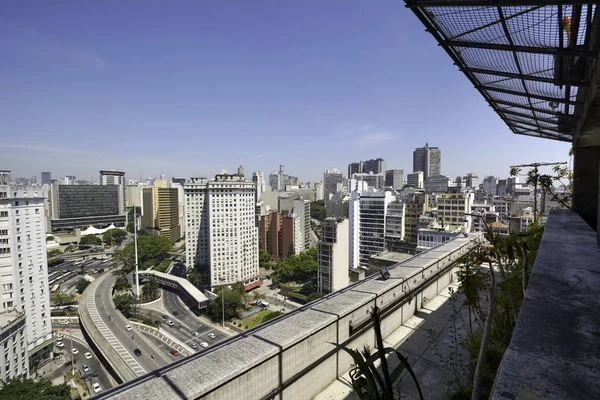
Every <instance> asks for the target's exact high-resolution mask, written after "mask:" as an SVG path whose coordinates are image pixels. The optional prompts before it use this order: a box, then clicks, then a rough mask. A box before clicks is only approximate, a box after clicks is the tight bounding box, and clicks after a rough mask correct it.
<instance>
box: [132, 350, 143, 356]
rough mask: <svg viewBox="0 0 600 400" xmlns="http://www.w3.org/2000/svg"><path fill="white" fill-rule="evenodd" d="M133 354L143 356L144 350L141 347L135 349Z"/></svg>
mask: <svg viewBox="0 0 600 400" xmlns="http://www.w3.org/2000/svg"><path fill="white" fill-rule="evenodd" d="M133 354H135V355H136V356H138V357H139V356H141V355H142V351H141V350H140V349H135V350H134V351H133Z"/></svg>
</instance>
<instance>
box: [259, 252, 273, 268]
mask: <svg viewBox="0 0 600 400" xmlns="http://www.w3.org/2000/svg"><path fill="white" fill-rule="evenodd" d="M258 262H259V266H260V267H261V268H271V267H272V265H271V255H270V254H269V252H268V251H265V250H263V249H259V250H258Z"/></svg>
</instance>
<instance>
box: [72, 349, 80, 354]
mask: <svg viewBox="0 0 600 400" xmlns="http://www.w3.org/2000/svg"><path fill="white" fill-rule="evenodd" d="M71 353H73V354H79V350H77V349H75V348H73V349H71Z"/></svg>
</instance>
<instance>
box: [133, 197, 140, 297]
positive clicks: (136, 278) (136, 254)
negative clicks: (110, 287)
mask: <svg viewBox="0 0 600 400" xmlns="http://www.w3.org/2000/svg"><path fill="white" fill-rule="evenodd" d="M133 242H134V245H133V247H134V249H135V294H136V298H138V299H139V298H140V275H139V273H138V252H137V215H136V210H135V206H133Z"/></svg>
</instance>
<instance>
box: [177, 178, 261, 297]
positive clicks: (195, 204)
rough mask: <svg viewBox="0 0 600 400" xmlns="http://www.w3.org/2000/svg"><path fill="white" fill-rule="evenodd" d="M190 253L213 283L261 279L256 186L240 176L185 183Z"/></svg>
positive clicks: (251, 283)
mask: <svg viewBox="0 0 600 400" xmlns="http://www.w3.org/2000/svg"><path fill="white" fill-rule="evenodd" d="M184 195H185V226H186V243H185V252H186V258H187V264H188V266H190V267H191V266H193V267H194V268H196V269H197V270H198V271H199V272H200V273H201V275H202V279H203V280H204V282H208V283H209V284H210V286H211V287H216V286H219V285H231V284H233V283H236V282H240V281H241V282H243V283H244V285H245V286H246V289H248V290H249V289H250V288H252V287H255V286H257V285H259V284H260V281H259V280H258V224H257V219H256V215H255V213H256V207H255V205H256V184H255V183H254V182H252V181H250V180H248V179H245V178H244V177H242V176H239V175H237V174H234V175H230V174H226V173H222V174H219V175H216V176H215V179H214V180H208V179H206V178H191V179H190V180H189V181H187V182H186V183H185V186H184Z"/></svg>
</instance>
